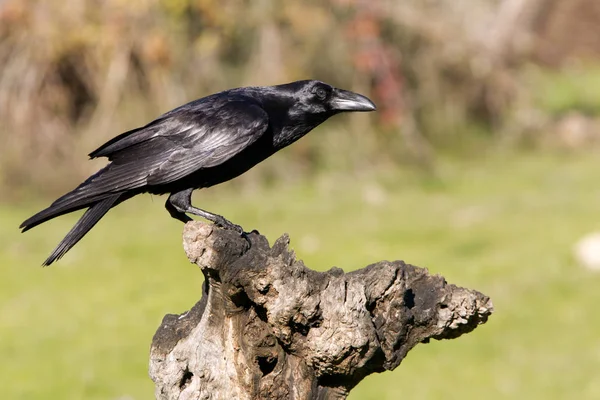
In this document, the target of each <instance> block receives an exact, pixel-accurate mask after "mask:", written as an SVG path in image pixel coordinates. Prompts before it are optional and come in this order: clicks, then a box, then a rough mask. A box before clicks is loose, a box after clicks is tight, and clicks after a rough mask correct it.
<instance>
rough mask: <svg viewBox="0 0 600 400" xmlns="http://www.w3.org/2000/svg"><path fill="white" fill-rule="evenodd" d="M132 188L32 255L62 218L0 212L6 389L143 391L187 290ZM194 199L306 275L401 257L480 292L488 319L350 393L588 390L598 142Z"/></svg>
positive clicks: (170, 230)
mask: <svg viewBox="0 0 600 400" xmlns="http://www.w3.org/2000/svg"><path fill="white" fill-rule="evenodd" d="M163 202H164V198H159V197H153V198H151V197H149V196H145V197H142V198H139V199H134V200H132V201H130V202H128V203H126V204H123V205H121V206H119V207H118V208H117V209H115V210H114V211H113V212H111V213H110V214H109V215H108V216H107V217H106V218H105V220H103V221H102V222H101V223H100V224H99V225H98V226H97V227H96V228H95V229H94V230H93V231H92V233H91V234H90V235H89V236H88V237H86V238H85V239H84V240H83V241H82V242H81V243H80V244H79V245H78V246H76V247H75V249H74V250H73V251H72V252H70V253H69V254H68V255H67V256H66V257H65V258H64V260H62V261H61V262H59V263H58V264H57V265H53V266H52V267H50V268H46V269H42V268H40V267H38V266H39V265H40V263H41V261H42V260H43V259H44V258H45V257H46V255H47V254H48V253H49V252H50V250H51V249H52V248H53V246H54V245H55V244H56V243H57V242H58V241H59V240H60V239H61V238H62V236H63V234H64V233H66V231H67V230H68V229H69V228H70V226H71V225H72V224H73V222H74V221H75V219H76V216H66V217H63V218H60V219H58V220H56V221H53V222H52V223H50V224H47V225H43V226H42V227H40V228H38V229H35V230H33V231H31V232H29V233H27V234H23V235H21V234H19V233H18V229H17V226H18V224H19V223H20V222H21V221H22V220H23V219H25V218H26V217H28V216H29V215H30V214H31V213H33V212H34V211H37V210H38V208H40V207H41V206H43V205H45V204H33V203H32V204H22V205H20V206H11V207H8V206H4V207H0V221H1V226H0V243H2V250H1V251H0V265H1V268H0V327H1V330H0V357H1V359H2V363H0V377H1V378H0V382H1V383H2V389H1V392H2V398H4V399H61V400H63V399H115V400H116V399H121V400H125V399H148V398H152V394H153V385H152V382H151V381H150V379H149V378H148V377H147V361H148V348H149V344H150V341H151V338H152V335H153V333H154V331H155V329H156V327H157V326H158V325H159V323H160V321H161V318H162V316H163V315H164V314H165V313H180V312H182V311H184V310H186V309H187V308H189V307H190V306H191V305H193V304H194V303H195V301H196V300H197V299H198V297H199V294H200V287H201V280H202V277H201V273H200V271H199V270H197V269H196V268H195V267H194V266H192V265H190V264H189V263H188V262H187V260H186V258H185V256H184V254H183V251H182V249H181V244H180V243H181V236H180V235H181V229H182V226H181V225H180V224H179V223H177V222H175V221H173V220H172V219H170V218H169V217H168V215H167V213H166V212H165V211H164V209H163ZM195 202H196V204H198V205H202V206H203V207H204V208H207V209H209V210H211V211H214V212H219V213H223V214H225V215H226V216H228V217H229V218H230V219H232V220H234V221H236V222H238V223H241V224H242V225H243V226H244V227H245V228H247V229H251V228H257V229H258V230H260V231H261V233H263V234H266V235H267V237H269V239H270V240H271V242H273V241H274V240H275V239H276V237H277V236H279V235H280V234H281V233H283V232H289V233H290V235H291V238H292V246H293V247H295V249H296V252H297V254H298V256H299V257H300V258H302V259H304V260H305V262H306V264H307V265H308V266H309V267H311V268H314V269H321V270H324V269H328V268H329V267H331V266H332V265H337V266H339V267H342V268H344V269H345V270H352V269H356V268H360V267H363V266H365V265H367V264H369V263H371V262H375V261H378V260H381V259H388V260H393V259H403V260H405V261H407V262H410V263H412V264H415V265H419V266H426V267H428V268H429V269H430V270H431V271H433V272H435V273H441V274H443V275H444V276H445V277H446V278H447V280H448V281H449V282H451V283H455V284H458V285H461V286H468V287H471V288H476V289H478V290H480V291H482V292H484V293H485V294H487V295H489V296H491V297H492V300H493V302H494V306H495V309H496V311H495V314H494V315H493V316H492V318H491V319H490V320H489V322H488V323H487V324H486V325H483V326H481V327H479V328H478V329H477V330H476V331H474V332H473V333H471V334H469V335H466V336H464V337H461V338H459V339H457V340H452V341H444V342H432V343H430V344H427V345H419V346H418V347H417V348H416V349H415V350H413V351H412V352H411V353H410V354H409V356H408V357H407V359H406V360H405V361H404V363H403V364H402V365H401V366H400V367H398V368H397V369H396V370H395V371H394V372H386V373H384V374H378V375H375V376H371V377H368V378H367V379H365V381H363V382H362V383H361V384H360V385H359V386H358V387H357V388H356V389H355V390H354V391H353V393H352V395H351V396H350V398H351V399H354V400H358V399H373V400H375V399H399V398H406V399H441V398H443V399H460V400H465V399H480V398H486V399H488V400H491V399H543V400H552V399H598V398H600V379H599V378H598V371H600V312H598V305H599V304H600V273H593V272H590V271H586V270H585V269H583V268H581V267H580V266H578V265H577V263H576V262H575V260H574V259H573V257H572V247H573V245H574V243H575V242H576V241H577V240H578V239H579V238H580V237H581V236H582V235H584V234H587V233H589V232H590V231H594V230H600V158H599V157H598V155H597V154H591V153H590V154H577V155H575V154H571V155H568V154H567V155H559V154H545V155H539V154H537V155H531V154H522V155H511V156H502V155H495V156H490V157H487V158H485V159H482V158H480V159H479V160H477V161H469V160H466V161H465V160H463V161H460V162H456V161H442V162H440V164H439V176H438V177H437V178H435V179H433V178H424V177H422V176H417V175H415V174H413V173H410V172H406V171H405V172H402V171H389V172H386V173H380V174H378V175H377V176H376V177H373V176H364V177H357V176H352V177H349V176H346V177H344V176H331V175H327V176H323V177H321V178H318V179H316V180H315V181H314V182H312V183H308V182H304V183H300V184H297V185H294V186H284V187H281V186H278V187H277V188H272V189H265V190H260V191H251V190H245V191H243V192H242V193H240V192H237V191H236V190H233V188H232V187H231V186H224V187H221V188H215V189H211V190H210V191H206V192H201V193H199V194H198V195H197V196H196V198H195Z"/></svg>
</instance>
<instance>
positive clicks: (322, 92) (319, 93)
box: [315, 88, 327, 100]
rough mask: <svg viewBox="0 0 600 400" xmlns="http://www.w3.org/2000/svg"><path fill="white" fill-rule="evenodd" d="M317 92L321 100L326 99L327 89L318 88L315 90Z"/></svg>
mask: <svg viewBox="0 0 600 400" xmlns="http://www.w3.org/2000/svg"><path fill="white" fill-rule="evenodd" d="M315 94H316V95H317V97H318V98H319V99H321V100H325V97H327V91H325V89H323V88H317V90H315Z"/></svg>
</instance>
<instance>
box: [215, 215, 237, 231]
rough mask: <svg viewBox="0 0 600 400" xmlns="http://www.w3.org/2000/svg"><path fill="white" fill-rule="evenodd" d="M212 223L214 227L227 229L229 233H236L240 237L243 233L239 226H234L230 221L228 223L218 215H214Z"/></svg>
mask: <svg viewBox="0 0 600 400" xmlns="http://www.w3.org/2000/svg"><path fill="white" fill-rule="evenodd" d="M213 223H214V224H215V225H216V226H218V227H219V228H223V229H227V230H230V231H236V232H237V233H239V234H240V235H242V234H243V233H244V228H242V227H241V226H239V225H237V224H234V223H233V222H231V221H228V220H227V219H225V218H224V217H222V216H220V215H215V218H214V221H213Z"/></svg>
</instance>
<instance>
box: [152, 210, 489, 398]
mask: <svg viewBox="0 0 600 400" xmlns="http://www.w3.org/2000/svg"><path fill="white" fill-rule="evenodd" d="M249 239H250V241H251V242H252V246H251V247H250V246H249V245H248V242H247V241H246V240H245V239H244V238H241V237H240V236H239V235H237V234H236V233H235V232H232V231H227V230H223V229H219V228H216V227H214V226H213V225H208V224H205V223H202V222H191V223H188V224H187V225H186V226H185V230H184V234H183V246H184V249H185V251H186V253H187V256H188V258H189V259H190V260H191V261H192V262H193V263H195V264H197V265H198V266H200V268H201V269H202V272H203V273H204V277H205V281H204V286H203V293H202V298H201V300H200V301H199V302H198V303H197V304H196V305H195V306H194V307H193V308H192V309H191V310H190V311H188V312H186V313H184V314H181V315H170V314H169V315H166V316H165V317H164V319H163V322H162V324H161V326H160V327H159V328H158V330H157V332H156V334H155V335H154V338H153V340H152V348H151V354H150V376H151V377H152V380H153V381H154V383H155V384H156V398H157V399H286V400H287V399H344V398H345V397H346V396H347V395H348V392H349V391H350V390H351V389H352V388H353V387H354V386H355V385H356V384H357V383H358V382H360V380H361V379H363V378H364V377H365V376H367V375H369V374H371V373H373V372H382V371H385V370H392V369H394V368H396V367H397V366H398V365H399V364H400V363H401V362H402V360H403V359H404V357H406V354H407V353H408V351H409V350H410V349H412V348H413V347H414V346H415V345H417V344H418V343H422V342H424V343H426V342H428V341H429V339H432V338H433V339H451V338H456V337H458V336H460V335H461V334H463V333H467V332H470V331H471V330H473V329H474V328H475V327H476V326H477V325H479V324H482V323H484V322H485V321H486V320H487V318H488V316H489V315H490V314H491V312H492V304H491V302H490V299H489V298H488V297H486V296H484V295H483V294H481V293H479V292H476V291H474V290H469V289H463V288H460V287H457V286H454V285H449V284H447V283H446V281H445V280H444V278H443V277H441V276H431V275H429V273H428V271H427V270H426V269H423V268H418V267H415V266H412V265H409V264H405V263H404V262H402V261H394V262H389V261H381V262H378V263H376V264H372V265H369V266H367V267H365V268H363V269H361V270H358V271H354V272H350V273H346V274H345V273H344V272H343V271H342V270H341V269H339V268H332V269H330V270H329V271H327V272H316V271H312V270H310V269H308V268H306V267H305V266H304V264H303V263H302V261H298V260H296V258H295V256H294V253H293V251H291V250H289V249H288V243H289V238H288V236H287V235H284V236H282V237H281V238H279V239H278V240H277V241H276V242H275V244H274V245H273V247H269V244H268V242H267V239H266V238H265V237H264V236H261V235H259V234H258V233H251V234H250V235H249Z"/></svg>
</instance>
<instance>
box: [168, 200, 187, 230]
mask: <svg viewBox="0 0 600 400" xmlns="http://www.w3.org/2000/svg"><path fill="white" fill-rule="evenodd" d="M165 208H166V209H167V211H168V212H169V214H171V217H173V218H175V219H178V220H180V221H181V222H183V223H184V224H185V223H187V222H190V221H193V219H192V218H190V217H189V216H188V215H186V213H185V212H182V211H179V210H177V208H175V206H174V205H173V203H171V197H169V198H168V199H167V201H166V202H165Z"/></svg>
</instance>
